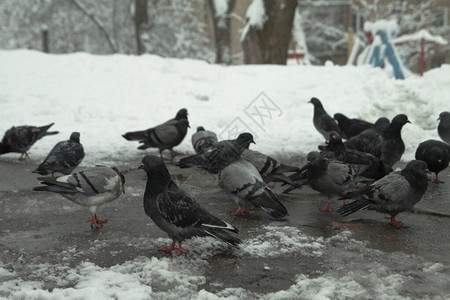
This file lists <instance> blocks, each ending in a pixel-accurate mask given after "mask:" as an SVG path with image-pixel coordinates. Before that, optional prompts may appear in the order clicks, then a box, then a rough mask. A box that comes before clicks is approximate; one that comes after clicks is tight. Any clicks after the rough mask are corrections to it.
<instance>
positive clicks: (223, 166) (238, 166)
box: [216, 141, 288, 219]
mask: <svg viewBox="0 0 450 300" xmlns="http://www.w3.org/2000/svg"><path fill="white" fill-rule="evenodd" d="M216 148H217V149H218V150H219V151H220V163H219V169H220V170H219V185H220V186H221V187H222V189H223V190H224V191H225V192H226V193H227V194H228V195H229V196H230V197H231V198H232V199H233V200H234V201H235V202H236V203H237V204H238V205H239V209H238V210H237V211H236V212H235V213H233V214H232V215H235V216H236V215H242V214H246V213H248V209H247V208H248V207H249V206H255V207H260V208H262V209H263V210H264V211H265V212H266V213H268V214H269V215H270V216H271V217H273V218H275V219H285V218H286V217H287V216H288V213H287V210H286V208H285V207H284V205H283V204H282V203H281V202H280V200H278V198H277V197H276V196H275V194H274V193H273V192H272V190H271V189H270V188H269V187H268V186H267V184H266V183H265V182H264V180H263V179H262V177H261V175H260V174H259V172H258V170H257V169H256V168H255V166H253V165H252V164H251V163H249V162H248V161H246V160H245V159H242V158H241V157H240V154H241V152H242V148H240V147H239V146H236V145H234V144H233V143H230V142H228V141H222V142H219V143H218V144H217V145H216ZM241 206H243V207H244V208H243V209H241Z"/></svg>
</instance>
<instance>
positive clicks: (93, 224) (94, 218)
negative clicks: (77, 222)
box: [86, 214, 104, 228]
mask: <svg viewBox="0 0 450 300" xmlns="http://www.w3.org/2000/svg"><path fill="white" fill-rule="evenodd" d="M102 221H104V220H102ZM86 223H91V228H94V227H95V228H102V226H103V225H102V222H100V223H99V222H98V221H97V216H96V215H95V214H94V215H92V219H90V220H87V221H86ZM103 223H104V222H103Z"/></svg>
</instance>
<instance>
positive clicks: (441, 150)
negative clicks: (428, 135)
mask: <svg viewBox="0 0 450 300" xmlns="http://www.w3.org/2000/svg"><path fill="white" fill-rule="evenodd" d="M416 159H418V160H423V161H424V162H426V163H427V165H428V170H430V171H431V172H433V173H434V174H436V178H435V179H434V181H433V182H435V183H444V181H442V180H439V178H438V174H439V172H441V171H442V170H444V169H445V168H447V167H448V164H449V162H450V145H448V144H446V143H444V142H441V141H437V140H426V141H424V142H422V143H420V144H419V146H418V147H417V150H416Z"/></svg>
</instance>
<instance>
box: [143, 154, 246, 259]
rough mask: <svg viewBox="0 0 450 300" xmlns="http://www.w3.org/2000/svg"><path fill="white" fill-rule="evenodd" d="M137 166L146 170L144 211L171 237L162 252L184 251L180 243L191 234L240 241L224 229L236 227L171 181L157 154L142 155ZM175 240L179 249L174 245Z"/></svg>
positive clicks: (235, 229)
mask: <svg viewBox="0 0 450 300" xmlns="http://www.w3.org/2000/svg"><path fill="white" fill-rule="evenodd" d="M139 169H143V170H144V171H145V172H146V173H147V185H146V187H145V194H144V210H145V213H146V214H147V215H148V216H150V218H151V219H152V220H153V222H155V224H156V225H157V226H158V227H159V228H161V229H162V230H163V231H165V232H166V233H167V234H168V235H169V237H170V238H171V239H172V240H173V242H172V245H171V246H170V247H169V248H167V249H161V251H164V252H171V251H173V250H176V252H175V253H176V254H177V255H178V254H180V253H181V252H183V251H186V249H184V248H183V247H182V246H181V244H182V242H183V241H184V240H185V239H189V238H191V237H193V236H212V237H214V238H216V239H218V240H221V241H223V242H225V243H227V244H229V245H231V246H233V247H237V245H238V244H239V243H240V242H241V241H240V240H239V239H238V238H237V237H234V236H232V235H230V234H229V233H228V232H227V231H231V232H234V233H238V232H239V231H238V229H237V228H235V227H233V226H232V225H230V224H228V223H226V222H224V221H222V220H220V219H219V218H216V217H215V216H213V215H212V214H210V213H209V212H208V211H206V210H205V209H204V208H202V207H201V206H200V205H199V204H198V203H197V201H195V199H194V198H193V197H192V196H191V195H189V194H188V193H186V192H185V191H184V190H182V189H181V188H179V187H178V186H177V185H176V184H175V182H173V180H172V178H171V177H170V174H169V171H168V170H167V168H166V165H165V164H164V162H163V161H162V160H161V159H160V158H159V157H157V156H152V155H147V156H145V157H144V158H143V159H142V165H141V166H140V167H139ZM177 241H178V248H175V243H176V242H177Z"/></svg>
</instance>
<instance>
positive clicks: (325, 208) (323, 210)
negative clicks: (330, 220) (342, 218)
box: [319, 202, 333, 212]
mask: <svg viewBox="0 0 450 300" xmlns="http://www.w3.org/2000/svg"><path fill="white" fill-rule="evenodd" d="M319 209H320V211H321V212H331V210H332V209H333V208H332V207H331V202H328V204H327V206H325V207H324V208H319Z"/></svg>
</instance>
